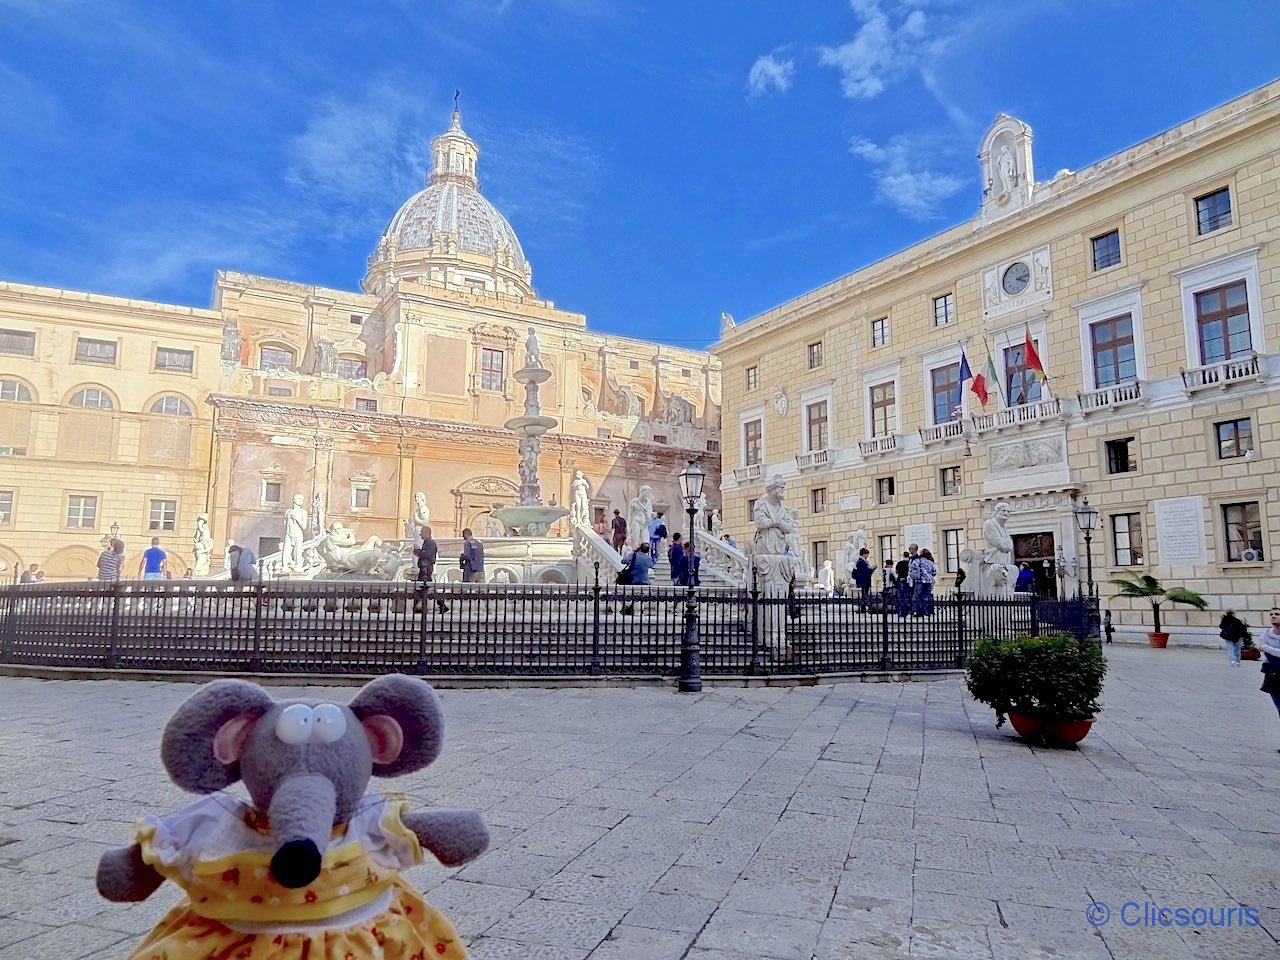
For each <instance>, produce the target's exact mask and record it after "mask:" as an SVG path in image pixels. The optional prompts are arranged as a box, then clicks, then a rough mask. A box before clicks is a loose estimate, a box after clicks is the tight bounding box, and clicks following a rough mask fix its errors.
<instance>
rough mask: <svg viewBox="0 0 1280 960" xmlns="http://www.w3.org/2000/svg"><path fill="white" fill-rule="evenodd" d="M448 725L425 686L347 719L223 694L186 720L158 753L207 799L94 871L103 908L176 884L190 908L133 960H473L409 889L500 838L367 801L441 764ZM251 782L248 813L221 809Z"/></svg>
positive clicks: (328, 708)
mask: <svg viewBox="0 0 1280 960" xmlns="http://www.w3.org/2000/svg"><path fill="white" fill-rule="evenodd" d="M443 732H444V715H443V711H442V710H441V707H440V701H439V698H438V697H437V696H436V694H435V691H434V690H432V689H431V686H430V685H429V684H427V683H425V682H423V681H422V680H418V679H416V678H413V677H407V676H403V675H398V674H397V675H392V676H386V677H381V678H379V679H377V680H374V681H372V682H371V683H369V684H367V685H366V686H365V687H364V688H363V689H362V690H361V691H360V692H359V693H358V694H357V695H356V697H355V699H354V700H352V701H351V703H350V704H348V705H341V704H335V703H330V702H320V701H315V700H286V701H280V702H277V701H275V700H273V699H272V698H271V697H270V696H269V695H268V694H267V692H266V691H265V690H263V689H262V688H261V687H259V686H256V685H254V684H252V683H246V682H244V681H241V680H217V681H214V682H213V683H210V684H208V685H207V686H205V687H202V688H201V689H200V690H199V691H197V692H196V693H195V694H194V695H193V696H192V697H191V698H190V699H189V700H187V702H186V703H184V704H183V705H182V706H181V707H179V708H178V712H177V713H176V714H174V716H173V718H172V719H171V720H170V721H169V724H168V726H166V727H165V731H164V737H163V739H162V741H161V746H160V752H161V758H162V759H163V761H164V766H165V770H166V771H168V773H169V776H170V778H171V779H172V780H173V782H174V783H176V784H178V786H180V787H182V788H183V789H185V790H189V791H191V792H192V793H202V794H207V796H205V797H203V798H202V799H200V800H197V801H196V802H195V803H193V804H191V805H190V806H189V807H186V808H185V809H183V810H181V811H179V812H177V813H175V814H173V815H171V816H169V817H165V818H163V819H160V818H157V817H150V816H149V817H145V818H144V819H143V820H142V821H141V822H140V823H139V824H138V828H137V842H135V843H134V844H132V845H131V846H129V847H125V848H122V849H119V850H111V851H109V852H107V853H106V854H104V855H103V857H102V859H101V861H100V862H99V864H98V891H99V892H100V893H101V894H102V895H103V896H104V897H106V898H107V899H108V900H115V901H121V902H128V901H137V900H145V899H146V898H147V897H149V896H150V895H151V894H152V893H154V892H155V891H156V889H157V888H158V887H159V886H160V885H161V884H162V883H163V882H164V881H165V880H166V879H169V880H172V881H174V882H175V883H177V884H178V885H179V886H181V887H182V888H183V890H185V891H186V893H187V897H186V898H185V899H184V900H182V901H181V902H180V903H179V904H178V905H177V906H176V907H174V909H173V910H171V911H170V912H169V913H168V915H167V916H165V918H164V919H163V920H161V922H160V923H159V925H157V926H156V928H155V929H154V930H153V931H152V932H151V934H150V936H148V937H147V939H146V940H145V941H143V943H142V945H141V946H140V947H139V948H138V949H137V950H136V951H135V952H134V953H133V954H131V956H130V960H183V958H188V957H190V958H191V960H197V958H199V960H203V958H206V957H226V958H228V960H307V958H312V960H321V958H330V957H334V958H342V960H382V958H385V960H425V958H428V957H444V958H449V960H455V958H465V957H466V950H465V949H464V948H463V946H462V943H461V942H460V941H459V939H458V936H457V934H456V933H455V932H454V929H453V927H452V926H451V925H450V924H449V921H448V920H446V919H445V918H444V917H443V916H441V915H440V914H439V913H437V912H436V911H435V910H434V909H433V908H432V907H430V906H429V905H428V904H427V903H426V902H425V901H424V900H423V899H422V897H421V896H419V895H418V894H417V893H416V892H415V891H414V890H413V889H412V888H411V887H409V886H408V885H407V884H406V883H405V882H404V881H403V880H402V879H401V878H400V876H399V872H400V871H401V870H403V869H405V868H408V867H411V866H414V865H415V864H418V863H421V862H422V860H423V850H424V849H425V850H427V851H428V852H430V853H431V854H432V855H434V856H435V857H436V858H437V859H438V860H439V861H440V862H441V863H443V864H445V865H447V866H454V865H457V864H463V863H467V862H469V861H471V860H474V859H475V858H476V857H478V856H479V855H480V854H481V853H483V852H484V850H485V848H486V847H487V846H488V844H489V831H488V828H487V827H486V826H485V823H484V820H483V818H482V817H481V816H480V814H479V813H478V812H476V811H474V810H423V811H416V812H415V811H410V810H409V809H408V807H409V804H408V802H407V801H406V800H403V799H398V798H395V797H387V796H382V795H378V794H366V792H365V790H366V788H367V787H368V784H369V778H370V776H381V777H390V776H395V775H397V774H401V773H408V772H410V771H413V770H420V769H422V768H423V767H425V766H427V765H428V764H430V763H431V762H432V761H433V760H435V758H436V757H437V756H438V755H439V753H440V746H441V742H442V739H443ZM237 780H243V781H244V784H245V787H246V789H247V790H248V792H249V797H250V799H251V800H252V805H250V804H246V803H244V802H243V801H240V800H237V799H235V798H233V797H231V796H230V795H229V794H226V793H222V792H219V791H222V790H223V788H224V787H227V786H229V785H230V784H232V783H235V781H237Z"/></svg>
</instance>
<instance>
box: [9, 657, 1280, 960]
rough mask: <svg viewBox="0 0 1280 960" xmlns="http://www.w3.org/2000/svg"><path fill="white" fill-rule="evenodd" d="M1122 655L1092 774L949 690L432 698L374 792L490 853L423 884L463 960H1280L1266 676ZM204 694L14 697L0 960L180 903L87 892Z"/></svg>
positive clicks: (161, 797) (162, 895) (158, 803)
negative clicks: (161, 746)
mask: <svg viewBox="0 0 1280 960" xmlns="http://www.w3.org/2000/svg"><path fill="white" fill-rule="evenodd" d="M1107 653H1108V657H1109V659H1110V661H1111V676H1110V678H1109V679H1108V682H1107V687H1106V691H1105V694H1104V697H1103V705H1104V712H1103V714H1102V716H1101V719H1100V720H1099V722H1098V724H1097V726H1096V727H1095V729H1094V731H1093V733H1091V734H1090V736H1089V737H1088V739H1087V740H1085V741H1084V743H1083V745H1082V749H1080V750H1078V751H1063V750H1041V749H1032V748H1030V747H1027V746H1025V745H1023V744H1021V743H1020V742H1019V741H1017V740H1015V739H1014V738H1013V737H1012V735H1011V734H1010V733H1009V732H1008V728H1007V727H1006V728H1004V729H1002V730H999V731H997V730H996V729H995V725H994V718H993V716H992V714H991V712H990V710H988V709H987V708H986V707H984V706H981V705H979V704H976V703H974V702H973V701H971V700H970V699H968V697H967V695H966V694H964V692H963V685H962V683H961V681H960V680H958V679H948V680H944V681H937V682H931V683H903V684H887V683H886V684H880V683H875V684H859V683H846V684H831V685H822V686H813V687H776V688H758V689H741V688H732V687H721V688H713V689H708V690H707V691H705V692H704V693H702V694H700V695H681V694H677V693H675V692H673V691H671V690H669V689H653V688H616V687H614V688H599V689H585V688H571V689H555V690H552V689H536V688H517V689H502V690H465V691H464V690H445V691H443V692H442V696H443V699H444V703H445V708H446V711H447V716H448V721H449V727H448V731H447V734H448V739H447V742H446V746H445V752H444V755H443V756H442V757H441V759H440V760H439V761H438V762H437V763H436V764H434V765H433V766H432V767H430V768H429V769H427V770H426V771H423V772H422V773H421V774H418V775H414V776H409V777H402V778H399V779H398V780H395V781H387V784H388V786H391V785H394V787H395V788H396V789H399V790H401V791H403V792H405V793H407V794H409V795H410V796H411V797H413V798H415V799H417V800H418V801H420V802H421V803H423V804H439V805H443V806H473V807H478V808H480V809H481V810H483V811H484V813H485V816H486V817H487V818H488V820H489V823H490V824H491V825H492V829H493V846H492V848H491V850H490V851H489V852H488V853H487V854H485V856H483V857H482V858H480V859H479V860H477V861H475V862H474V863H472V864H469V865H467V866H465V867H462V868H460V869H456V870H448V869H445V868H443V867H441V866H439V865H438V864H432V865H427V866H423V867H419V868H416V869H414V870H413V871H411V872H410V874H409V877H410V879H411V880H412V881H413V882H414V883H415V884H416V885H417V886H419V887H420V888H421V889H423V890H425V891H426V893H427V896H428V898H429V899H430V900H431V901H432V902H433V903H435V905H436V906H437V907H439V908H440V909H441V910H442V911H443V912H444V913H445V914H446V915H447V916H449V917H450V918H451V919H452V920H453V922H454V923H455V924H456V925H457V927H458V928H459V931H460V932H461V934H462V936H463V937H464V938H465V939H466V941H467V942H468V943H469V945H470V950H471V954H472V956H473V957H474V958H476V960H498V958H504V960H521V958H530V960H532V958H537V960H583V958H587V957H590V958H592V960H641V958H643V960H666V958H669V960H676V958H689V960H748V958H750V960H758V958H762V957H763V958H776V960H810V958H815V960H837V958H841V960H842V958H857V960H890V958H905V957H940V958H965V960H969V958H981V960H1050V958H1052V960H1095V958H1097V960H1103V958H1116V960H1145V958H1152V960H1154V958H1160V960H1181V958H1200V957H1203V958H1231V960H1235V958H1239V960H1258V958H1263V957H1271V956H1276V955H1277V954H1278V953H1280V950H1278V948H1277V939H1276V938H1277V936H1280V870H1277V867H1278V866H1280V854H1278V853H1277V841H1280V807H1277V805H1276V795H1277V794H1276V791H1277V789H1278V788H1280V754H1278V753H1277V752H1276V748H1277V747H1278V746H1280V720H1278V719H1277V717H1276V714H1275V710H1274V709H1273V707H1272V705H1271V702H1270V700H1269V699H1268V698H1267V697H1266V696H1264V695H1263V694H1261V693H1259V692H1258V690H1257V688H1258V683H1259V677H1258V673H1257V670H1256V669H1255V668H1253V667H1251V666H1249V665H1247V664H1246V665H1245V667H1244V668H1241V669H1230V668H1229V667H1228V666H1227V664H1226V661H1225V657H1223V656H1222V655H1220V654H1217V653H1215V652H1212V651H1206V650H1202V649H1196V650H1192V649H1176V648H1174V649H1169V650H1165V651H1154V650H1150V649H1143V648H1139V647H1129V646H1124V647H1121V646H1119V645H1117V646H1116V647H1112V648H1108V651H1107ZM192 689H193V688H192V687H191V686H190V685H186V684H177V683H143V682H123V681H113V680H106V681H87V682H72V681H37V680H26V679H14V678H0V719H2V720H3V723H0V771H2V772H3V776H2V777H0V960H41V958H55V957H56V958H59V960H78V958H87V957H93V958H99V957H100V958H120V957H124V956H126V955H127V954H128V953H129V951H130V949H131V948H132V946H133V945H134V944H136V943H137V941H138V940H139V939H140V938H141V937H142V935H143V934H144V933H145V932H146V931H147V930H148V929H149V928H150V927H151V925H152V924H153V923H154V922H155V921H156V920H157V919H158V918H159V917H160V916H161V915H162V914H163V913H164V912H165V910H166V909H168V907H169V906H170V905H171V904H172V903H173V902H174V901H175V900H176V899H177V892H176V890H175V889H174V888H173V887H172V886H171V885H166V886H165V887H162V888H161V890H160V891H159V892H158V893H157V894H155V895H154V896H153V897H152V899H151V901H149V902H147V903H143V904H137V905H133V906H123V905H117V904H110V903H107V902H105V901H103V900H101V899H100V898H99V897H98V896H97V895H96V893H95V892H94V889H93V881H92V877H93V873H94V869H95V865H96V862H97V859H98V856H99V855H100V854H101V852H102V851H103V850H104V849H106V848H107V847H108V846H114V845H120V844H124V843H126V842H127V841H128V840H129V839H130V826H129V825H130V824H131V822H132V821H133V820H134V819H135V818H136V817H138V816H139V815H141V814H142V813H144V812H167V811H170V810H173V809H176V808H178V807H179V806H181V805H183V804H184V803H185V802H187V801H188V800H189V798H188V797H185V796H184V795H183V794H181V793H180V792H179V791H178V790H177V789H176V788H174V787H173V786H172V785H170V784H169V783H168V781H167V780H166V779H165V777H164V774H163V772H162V769H161V766H160V762H159V759H158V756H157V743H158V739H159V734H160V730H161V727H162V726H163V723H164V720H165V719H166V718H167V717H168V715H169V713H170V711H171V710H172V709H173V708H174V707H175V706H176V705H177V704H178V703H179V702H180V701H181V700H182V699H183V698H184V697H185V696H187V695H188V694H190V692H191V691H192ZM273 692H274V693H275V694H276V695H277V696H283V695H286V693H287V692H288V691H287V688H273ZM351 693H352V691H351V690H336V691H332V692H330V693H329V694H327V695H328V696H332V697H333V698H334V699H342V700H345V699H347V698H348V697H349V696H350V695H351ZM308 695H311V696H326V694H325V693H324V692H323V691H317V690H315V689H312V690H310V691H309V692H308ZM1094 900H1097V901H1102V902H1105V903H1107V904H1108V905H1109V906H1110V908H1111V911H1112V919H1111V921H1110V922H1109V923H1107V924H1106V925H1105V926H1102V927H1101V928H1095V927H1093V926H1091V925H1090V924H1089V923H1087V922H1086V919H1085V908H1086V906H1087V905H1088V904H1089V903H1090V902H1091V901H1094ZM1128 901H1133V902H1135V903H1137V904H1142V903H1145V902H1151V903H1153V904H1156V905H1158V906H1164V907H1173V908H1176V907H1188V908H1195V907H1206V908H1208V907H1212V908H1215V909H1217V908H1222V907H1228V906H1234V905H1236V904H1237V903H1239V902H1243V903H1244V904H1247V905H1249V906H1250V907H1253V908H1256V910H1257V916H1258V918H1259V920H1260V925H1258V926H1232V927H1230V928H1224V927H1209V926H1204V927H1193V926H1187V927H1177V926H1173V927H1161V926H1158V925H1156V926H1143V925H1133V926H1126V925H1125V924H1124V923H1123V922H1121V920H1120V915H1121V907H1122V905H1123V904H1124V903H1126V902H1128ZM1136 909H1137V911H1139V912H1138V916H1140V915H1141V913H1140V911H1141V909H1142V908H1141V907H1138V908H1136ZM1132 915H1133V911H1131V912H1130V916H1132Z"/></svg>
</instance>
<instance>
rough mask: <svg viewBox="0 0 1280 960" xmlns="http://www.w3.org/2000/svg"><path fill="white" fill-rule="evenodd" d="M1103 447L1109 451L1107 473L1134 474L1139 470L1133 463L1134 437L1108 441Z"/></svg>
mask: <svg viewBox="0 0 1280 960" xmlns="http://www.w3.org/2000/svg"><path fill="white" fill-rule="evenodd" d="M1103 446H1104V447H1105V448H1106V451H1107V473H1133V471H1134V470H1136V469H1137V465H1136V464H1135V463H1134V462H1133V454H1132V447H1133V437H1120V438H1118V439H1116V440H1108V441H1107V442H1106V443H1105V444H1103Z"/></svg>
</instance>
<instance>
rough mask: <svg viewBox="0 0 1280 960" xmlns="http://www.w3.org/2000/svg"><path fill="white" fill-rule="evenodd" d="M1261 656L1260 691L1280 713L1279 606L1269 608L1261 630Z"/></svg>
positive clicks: (1279, 751) (1277, 751)
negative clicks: (1269, 696) (1269, 698)
mask: <svg viewBox="0 0 1280 960" xmlns="http://www.w3.org/2000/svg"><path fill="white" fill-rule="evenodd" d="M1262 656H1263V658H1264V659H1263V663H1262V691H1263V693H1269V694H1271V702H1272V703H1274V704H1275V705H1276V712H1277V713H1280V607H1272V608H1271V626H1269V627H1267V629H1266V630H1264V631H1263V632H1262ZM1276 753H1280V750H1276Z"/></svg>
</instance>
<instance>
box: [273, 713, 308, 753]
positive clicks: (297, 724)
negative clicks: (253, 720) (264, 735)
mask: <svg viewBox="0 0 1280 960" xmlns="http://www.w3.org/2000/svg"><path fill="white" fill-rule="evenodd" d="M311 725H312V715H311V708H310V707H308V706H307V705H306V704H305V703H295V704H291V705H290V706H287V707H285V708H284V710H282V711H281V712H280V719H279V720H277V721H276V736H277V737H279V738H280V739H281V740H282V741H283V742H285V743H291V744H293V745H295V746H296V745H298V744H300V743H306V742H307V741H308V740H310V739H311Z"/></svg>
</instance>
